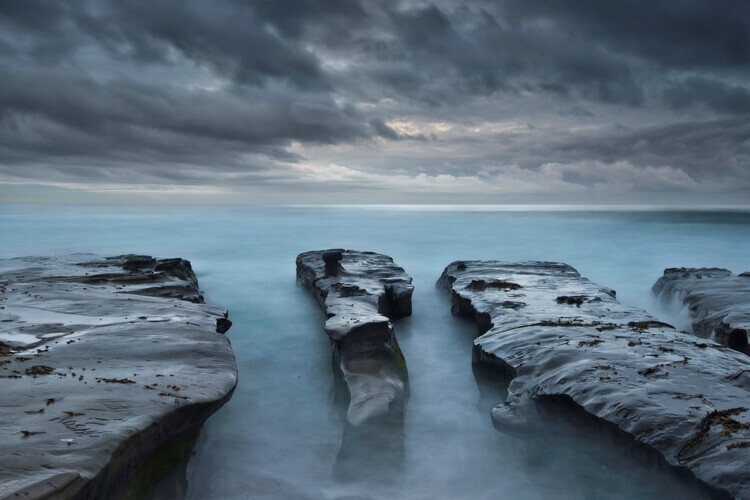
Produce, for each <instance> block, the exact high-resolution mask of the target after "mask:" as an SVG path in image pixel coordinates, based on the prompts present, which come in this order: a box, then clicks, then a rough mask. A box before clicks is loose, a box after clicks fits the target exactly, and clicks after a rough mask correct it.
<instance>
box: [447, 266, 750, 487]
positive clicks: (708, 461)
mask: <svg viewBox="0 0 750 500" xmlns="http://www.w3.org/2000/svg"><path fill="white" fill-rule="evenodd" d="M479 282H483V283H486V284H488V286H482V285H478V283H479ZM500 282H502V283H504V284H505V285H504V286H489V284H490V283H500ZM438 286H439V287H441V288H443V289H444V290H446V291H448V292H449V293H450V294H451V297H452V299H451V308H452V311H453V312H454V313H455V314H460V315H464V316H469V317H471V318H475V319H476V321H477V324H478V326H479V333H480V334H482V335H481V336H480V337H479V338H477V339H476V340H475V341H474V362H476V363H486V364H490V365H494V366H496V367H497V368H498V369H500V370H502V371H503V372H504V373H505V374H507V376H509V377H510V378H512V382H511V383H510V386H509V388H508V391H509V396H508V398H507V399H506V401H505V402H503V403H502V404H500V405H498V406H496V407H495V408H494V409H493V410H492V418H493V421H494V423H495V425H496V427H498V428H499V429H501V430H503V431H505V432H511V433H518V434H520V435H525V436H528V435H529V433H538V432H543V429H540V427H539V424H538V422H539V420H538V418H537V417H538V415H539V413H540V410H539V408H540V407H549V406H552V407H554V408H557V409H558V410H559V411H560V412H563V413H567V414H569V415H575V414H579V415H580V416H581V417H583V416H585V417H586V418H590V419H591V420H592V421H594V422H598V423H599V428H600V429H608V430H609V431H608V432H611V433H615V434H616V435H617V436H618V440H619V442H620V444H621V445H622V450H618V453H622V452H624V451H623V450H626V449H627V450H633V449H638V450H641V452H644V453H648V454H649V456H652V457H653V456H654V454H658V455H660V457H658V460H661V461H662V462H665V467H666V466H667V465H666V464H668V465H669V466H672V467H675V468H678V470H680V471H685V470H687V471H689V472H690V473H688V474H686V476H687V477H686V480H689V481H694V482H695V485H696V486H697V488H698V489H699V490H701V491H703V492H705V493H707V494H709V495H710V496H712V497H716V498H731V497H736V498H750V476H748V474H747V471H748V470H749V467H750V410H749V409H748V406H750V360H749V359H748V358H747V357H746V356H744V355H742V354H739V353H737V352H735V351H732V350H731V349H728V348H726V347H724V346H722V345H720V344H718V343H716V342H712V341H705V342H698V341H697V340H696V338H695V337H694V336H691V335H689V334H685V333H683V332H679V331H677V330H675V329H674V328H672V327H670V326H669V325H667V324H665V323H661V322H658V321H655V320H654V319H653V318H651V317H650V316H649V315H648V314H647V313H646V312H645V311H643V310H640V309H637V308H633V307H629V306H625V305H623V304H620V303H618V302H617V301H616V300H615V298H614V294H613V293H612V291H611V290H609V289H606V288H602V287H600V286H598V285H596V284H594V283H592V282H590V281H589V280H587V279H585V278H582V277H581V276H580V275H579V274H578V272H577V271H576V270H575V269H573V268H572V267H570V266H567V265H565V264H558V263H550V262H522V263H505V262H497V261H474V262H467V261H463V262H454V263H453V264H451V265H449V266H448V267H447V268H446V269H445V271H444V273H443V275H442V276H441V278H440V279H439V280H438ZM560 297H574V298H575V299H574V300H568V299H565V298H563V299H559V298H560ZM579 299H580V300H579ZM508 301H511V302H514V303H518V302H522V303H524V304H525V306H524V307H516V308H508V307H505V306H504V305H503V304H504V303H506V302H508ZM543 413H549V411H548V410H544V411H543ZM576 418H579V417H576ZM582 425H589V424H582ZM594 427H595V426H590V427H589V428H591V429H592V431H593V430H594ZM696 478H697V479H696Z"/></svg>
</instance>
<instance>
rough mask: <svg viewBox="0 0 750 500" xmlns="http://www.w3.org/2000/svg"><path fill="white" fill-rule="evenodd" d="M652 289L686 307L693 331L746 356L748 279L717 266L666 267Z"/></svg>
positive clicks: (749, 327)
mask: <svg viewBox="0 0 750 500" xmlns="http://www.w3.org/2000/svg"><path fill="white" fill-rule="evenodd" d="M652 291H653V292H654V294H655V295H656V296H657V297H658V298H659V299H660V300H662V301H664V302H665V303H667V304H671V303H674V302H675V301H676V302H677V303H679V304H681V305H684V306H687V309H688V312H689V314H690V319H691V321H692V326H693V333H695V334H696V335H698V336H699V337H705V338H709V339H712V340H715V341H716V342H719V343H720V344H724V345H727V346H729V347H731V348H732V349H735V350H737V351H740V352H743V353H745V354H748V355H750V348H748V339H747V332H748V330H750V279H748V278H747V273H742V274H740V275H739V276H735V275H734V274H732V273H731V272H730V271H727V270H726V269H718V268H684V267H681V268H669V269H665V270H664V275H663V276H662V277H661V278H659V279H658V280H657V281H656V283H655V284H654V286H653V288H652Z"/></svg>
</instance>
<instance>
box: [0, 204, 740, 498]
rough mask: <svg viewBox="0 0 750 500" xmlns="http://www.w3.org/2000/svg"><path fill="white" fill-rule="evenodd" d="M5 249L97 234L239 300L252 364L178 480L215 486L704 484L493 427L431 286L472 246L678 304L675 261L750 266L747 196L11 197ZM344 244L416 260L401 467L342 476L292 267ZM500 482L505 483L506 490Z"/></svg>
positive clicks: (315, 494)
mask: <svg viewBox="0 0 750 500" xmlns="http://www.w3.org/2000/svg"><path fill="white" fill-rule="evenodd" d="M0 229H2V232H3V238H2V245H0V257H2V258H8V257H17V256H25V255H50V254H59V253H72V252H92V253H97V254H102V255H115V254H122V253H142V254H152V255H154V256H159V257H175V256H180V257H183V258H187V259H189V260H190V261H192V263H193V267H194V269H195V270H196V272H197V274H198V278H199V280H200V283H201V286H202V288H203V289H204V291H205V297H206V301H207V302H210V303H213V304H216V305H219V306H221V307H225V308H228V309H229V311H230V319H232V320H233V321H234V326H233V328H232V329H231V330H230V332H229V334H228V335H229V337H230V339H231V341H232V345H233V347H234V349H235V354H236V357H237V362H238V367H239V372H240V382H239V385H238V387H237V390H236V392H235V394H234V397H233V399H232V400H231V402H230V403H229V404H227V405H226V406H225V407H224V408H223V409H222V410H220V411H219V412H218V413H217V414H216V415H214V416H213V417H212V418H211V419H210V420H209V421H208V423H207V424H206V426H205V428H204V430H203V431H202V433H201V435H200V437H199V440H198V443H197V446H196V450H195V454H194V455H193V457H192V458H191V460H190V462H189V463H188V465H187V469H186V471H185V472H184V474H185V478H184V479H185V481H183V482H182V483H181V484H180V485H179V486H178V489H179V490H180V491H181V492H182V493H183V494H184V496H185V497H187V498H191V499H202V498H269V499H270V498H424V499H427V498H499V497H503V498H571V499H572V498H623V499H624V498H641V499H642V498H662V499H664V498H690V493H689V492H685V491H682V490H681V489H680V485H679V484H677V483H676V481H675V480H674V478H672V477H671V476H670V474H665V473H659V472H657V471H654V470H652V469H651V468H650V467H649V465H647V464H646V465H643V464H639V463H638V462H637V461H634V460H628V459H627V457H620V456H618V452H617V450H613V449H611V448H608V447H607V446H606V445H605V444H603V443H598V442H597V441H596V439H586V437H585V436H583V437H575V436H573V437H569V438H568V439H565V440H560V441H559V442H549V443H542V444H541V446H542V448H543V451H544V453H541V454H540V453H539V450H538V447H539V446H538V445H535V447H536V448H537V449H530V448H531V447H530V446H529V445H528V443H523V442H521V441H520V440H518V439H515V438H511V437H508V436H505V435H503V434H501V433H499V432H497V431H495V430H494V429H493V428H492V425H491V422H490V418H489V407H490V405H491V404H492V403H493V402H496V401H493V399H498V400H499V399H500V398H502V387H498V388H496V393H495V394H494V395H493V393H492V392H490V393H489V396H487V397H484V398H480V393H479V388H478V387H477V382H476V380H475V378H474V376H473V374H472V370H471V340H472V338H473V333H474V327H473V325H471V324H470V323H467V322H464V321H462V320H458V319H456V318H453V317H451V316H450V314H449V311H448V308H449V306H448V304H447V302H446V301H445V300H444V299H443V298H442V297H440V296H438V295H437V293H436V292H435V290H434V282H435V280H436V279H437V277H438V276H439V275H440V273H441V272H442V270H443V268H444V267H445V265H446V264H448V263H449V262H451V261H453V260H457V259H502V260H532V259H542V260H555V261H563V262H566V263H568V264H571V265H572V266H574V267H576V268H577V269H578V270H579V271H580V272H581V274H582V275H584V276H587V277H589V278H591V279H592V280H594V281H595V282H597V283H599V284H601V285H605V286H608V287H611V288H614V289H616V290H617V292H618V298H619V299H620V300H621V301H623V302H626V303H630V304H634V305H637V306H640V307H644V308H646V309H649V310H650V311H652V312H653V313H655V314H656V315H658V316H659V317H660V318H662V319H664V320H667V321H677V322H679V321H681V319H680V318H677V317H673V316H670V314H669V313H668V312H665V311H662V310H660V309H659V308H658V307H657V306H656V305H655V304H654V303H653V302H652V299H651V296H650V293H649V289H650V287H651V285H652V284H653V282H654V281H655V280H656V279H657V278H658V277H659V276H660V275H661V272H662V270H663V268H665V267H674V266H720V267H726V268H729V269H731V270H733V271H737V272H740V271H745V270H748V269H749V268H750V262H749V261H748V258H747V249H748V248H750V213H748V212H743V211H731V212H727V211H723V212H722V211H716V210H714V211H654V210H649V211H637V210H631V211H582V210H581V211H570V210H568V211H539V210H536V211H519V210H513V211H507V210H501V209H483V210H474V209H472V210H467V209H461V208H457V207H432V208H430V209H421V210H420V209H413V208H407V207H391V208H383V207H381V208H377V209H374V208H371V207H370V208H368V207H347V208H335V207H328V208H310V207H278V208H257V207H218V206H168V207H162V206H158V207H157V206H112V207H104V206H87V207H85V206H0ZM328 247H344V248H356V249H363V250H373V251H377V252H381V253H386V254H388V255H391V256H392V257H393V258H394V260H395V261H396V262H397V263H399V264H400V265H402V266H403V267H404V268H405V269H406V270H407V272H408V273H410V274H411V275H412V276H413V277H414V284H415V286H416V292H415V295H414V316H413V317H412V318H408V319H405V320H402V321H400V322H398V323H397V324H396V335H397V337H398V339H399V342H400V344H401V347H402V349H403V351H404V354H405V356H406V360H407V364H408V367H409V373H410V380H411V398H410V400H409V402H408V405H407V413H406V422H405V443H406V456H405V457H404V461H403V472H402V476H401V477H400V478H398V479H397V480H395V481H372V480H371V478H368V477H365V476H370V475H369V474H363V478H362V480H361V481H356V480H355V481H350V482H346V483H341V482H337V481H335V480H333V479H332V478H331V468H332V464H333V462H334V460H335V458H336V454H337V451H338V445H339V442H340V439H341V432H342V422H341V415H340V412H339V409H338V408H337V407H335V406H334V404H333V395H332V390H333V377H332V374H331V360H330V348H329V346H328V342H327V339H326V338H325V335H324V334H323V331H322V323H323V321H324V316H323V314H322V313H321V312H320V311H319V309H318V306H317V304H316V303H315V302H314V301H313V300H311V298H310V297H309V295H308V293H306V292H305V291H304V290H301V289H299V288H298V287H297V286H296V284H295V276H294V273H295V267H294V259H295V256H296V255H297V254H298V253H300V252H302V251H305V250H311V249H319V248H328ZM498 492H501V493H498Z"/></svg>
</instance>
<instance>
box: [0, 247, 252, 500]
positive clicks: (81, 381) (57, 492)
mask: <svg viewBox="0 0 750 500" xmlns="http://www.w3.org/2000/svg"><path fill="white" fill-rule="evenodd" d="M222 320H223V321H222ZM228 321H229V320H227V319H226V312H225V311H222V310H220V309H217V308H215V307H212V306H208V305H206V304H204V303H203V297H202V296H201V295H200V292H199V289H198V282H197V280H196V278H195V274H194V273H193V271H192V269H191V267H190V263H189V262H188V261H186V260H183V259H167V260H157V259H154V258H152V257H149V256H137V255H123V256H119V257H112V258H97V257H94V256H91V255H81V254H79V255H74V256H69V257H61V258H22V259H10V260H2V261H0V379H2V381H1V383H2V386H3V391H2V395H1V396H0V429H2V432H0V449H2V451H3V455H4V456H5V457H13V458H12V459H8V460H5V461H4V463H3V467H2V470H0V498H17V497H23V498H29V499H33V498H121V497H125V496H127V495H134V496H137V495H138V494H139V493H141V492H142V490H143V488H147V487H148V486H149V485H150V484H153V483H154V482H155V481H157V480H158V479H159V477H160V474H163V473H165V472H167V469H168V467H169V465H170V463H171V462H170V460H169V459H168V458H165V457H170V456H174V455H175V450H181V451H188V450H189V448H190V442H191V440H192V439H193V437H194V436H195V434H196V432H197V431H198V430H199V428H200V426H201V425H202V424H203V422H204V421H205V420H206V419H207V418H208V417H209V416H210V415H211V414H213V413H214V412H215V411H216V410H218V409H219V408H220V407H221V406H222V405H223V404H224V403H226V402H227V401H228V400H229V398H230V397H231V395H232V391H233V390H234V387H235V385H236V383H237V369H236V365H235V360H234V355H233V353H232V349H231V346H230V345H229V341H228V339H227V337H225V336H224V335H219V334H218V333H216V332H217V331H218V330H224V331H226V329H227V328H228V326H227V323H225V322H228Z"/></svg>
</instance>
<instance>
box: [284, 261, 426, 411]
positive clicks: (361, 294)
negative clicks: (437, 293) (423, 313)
mask: <svg viewBox="0 0 750 500" xmlns="http://www.w3.org/2000/svg"><path fill="white" fill-rule="evenodd" d="M333 266H335V269H336V272H335V273H331V271H332V269H334V267H333ZM297 279H298V280H299V282H300V284H302V285H303V286H305V287H307V288H309V289H310V290H312V291H313V293H314V294H315V296H316V297H317V299H318V301H319V302H320V304H321V307H323V309H324V310H325V312H326V314H327V315H328V320H327V321H326V324H325V331H326V333H327V334H328V336H329V337H330V339H331V341H332V342H333V346H334V348H335V354H336V356H338V357H339V358H340V360H341V364H340V368H341V372H342V374H343V377H344V380H345V381H346V384H347V386H348V387H349V392H350V395H351V402H350V405H349V410H348V414H347V418H348V420H349V422H350V423H351V424H353V425H359V424H361V423H362V422H364V421H366V420H368V419H370V418H373V417H376V416H378V415H382V414H385V413H387V412H388V410H389V406H390V405H391V403H392V402H393V401H397V400H398V401H403V399H404V394H405V391H406V386H407V376H406V365H405V363H404V360H403V356H402V354H401V351H400V349H399V347H398V342H397V341H396V337H395V335H394V333H393V327H392V325H391V321H390V320H396V319H399V318H402V317H404V316H408V315H410V314H411V295H412V293H413V291H414V287H413V286H412V285H411V278H410V277H409V276H407V275H406V273H405V272H404V270H403V269H402V268H400V267H398V266H397V265H396V264H394V263H393V259H391V258H390V257H388V256H386V255H381V254H376V253H372V252H359V251H354V250H325V251H312V252H305V253H303V254H300V255H299V256H298V257H297Z"/></svg>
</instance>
